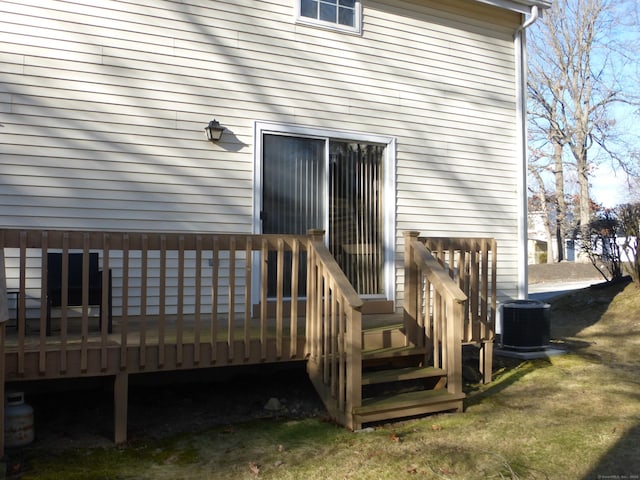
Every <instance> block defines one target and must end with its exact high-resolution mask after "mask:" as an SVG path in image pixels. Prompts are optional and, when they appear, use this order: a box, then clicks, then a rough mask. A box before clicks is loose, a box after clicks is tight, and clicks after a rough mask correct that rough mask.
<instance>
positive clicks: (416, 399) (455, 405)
mask: <svg viewBox="0 0 640 480" xmlns="http://www.w3.org/2000/svg"><path fill="white" fill-rule="evenodd" d="M464 398H465V394H464V393H449V392H448V391H447V390H421V391H416V392H406V393H397V394H389V395H384V396H380V397H375V398H366V399H363V400H362V406H361V407H358V408H356V409H354V412H353V413H354V415H355V416H356V417H358V419H359V422H358V423H360V424H362V423H368V422H377V421H381V420H389V419H393V418H403V417H412V416H415V415H425V414H427V413H436V412H445V411H449V410H457V411H462V400H463V399H464Z"/></svg>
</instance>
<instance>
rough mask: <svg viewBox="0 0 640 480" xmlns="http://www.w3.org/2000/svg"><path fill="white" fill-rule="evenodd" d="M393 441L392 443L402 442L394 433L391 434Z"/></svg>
mask: <svg viewBox="0 0 640 480" xmlns="http://www.w3.org/2000/svg"><path fill="white" fill-rule="evenodd" d="M391 441H392V442H399V441H400V437H399V436H398V435H396V432H393V433H392V434H391Z"/></svg>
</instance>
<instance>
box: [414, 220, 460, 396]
mask: <svg viewBox="0 0 640 480" xmlns="http://www.w3.org/2000/svg"><path fill="white" fill-rule="evenodd" d="M418 235H419V232H405V299H404V310H405V326H406V328H407V332H408V334H409V336H410V339H412V340H413V341H414V342H415V343H417V344H418V345H421V344H422V343H423V342H424V340H425V338H429V337H432V341H431V343H432V346H433V348H434V354H433V358H434V361H435V362H436V365H434V366H440V365H438V363H439V362H440V361H442V363H443V364H444V365H443V366H444V367H445V369H446V371H447V390H448V391H449V392H450V393H462V333H463V322H464V302H465V301H466V300H467V296H466V295H465V293H464V292H463V291H462V290H461V289H460V287H458V285H457V284H456V283H455V281H454V280H453V279H452V278H451V277H450V276H449V275H448V273H447V271H446V270H445V269H444V268H443V267H442V265H440V263H439V262H438V260H437V259H436V258H435V257H434V256H433V255H432V254H431V252H429V250H428V249H427V248H426V247H425V246H424V245H423V244H422V243H421V242H420V241H419V240H418ZM423 278H424V279H426V282H428V283H427V285H425V284H424V281H423ZM429 284H430V285H431V286H433V290H434V297H435V298H433V299H431V300H430V301H432V302H433V303H434V311H435V310H438V309H440V305H443V306H444V311H442V312H441V313H443V314H444V323H443V324H442V325H438V324H437V323H436V320H437V319H434V325H433V327H434V331H433V332H430V331H428V330H429V329H430V326H429V325H430V322H428V321H426V322H425V319H424V318H423V316H429V313H428V309H429V307H430V305H429V302H430V301H429V300H424V299H423V292H424V293H426V294H427V295H428V294H429ZM440 302H442V303H441V304H440ZM425 303H426V309H427V313H423V307H424V304H425ZM439 328H440V329H442V331H440V332H437V331H435V330H437V329H439ZM440 341H441V343H442V344H441V345H440V344H439V343H440ZM440 349H441V350H440ZM440 355H441V356H442V359H441V360H440V358H439V357H440Z"/></svg>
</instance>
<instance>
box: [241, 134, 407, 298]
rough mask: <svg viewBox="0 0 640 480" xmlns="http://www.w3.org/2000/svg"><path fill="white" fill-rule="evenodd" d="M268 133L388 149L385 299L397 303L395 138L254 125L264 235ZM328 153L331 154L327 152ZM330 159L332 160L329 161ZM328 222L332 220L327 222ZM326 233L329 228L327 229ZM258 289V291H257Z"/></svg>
mask: <svg viewBox="0 0 640 480" xmlns="http://www.w3.org/2000/svg"><path fill="white" fill-rule="evenodd" d="M265 133H267V134H268V133H273V134H277V135H299V136H304V137H315V138H329V139H334V140H345V141H358V142H371V143H379V144H383V145H386V146H387V148H386V150H385V159H384V165H383V192H385V195H386V196H389V197H388V198H387V197H385V199H386V200H385V201H384V202H383V213H382V215H383V221H384V225H383V229H384V232H383V249H384V268H383V271H382V278H383V284H384V291H385V292H386V294H385V297H386V299H387V300H391V301H395V297H396V289H395V283H396V282H395V280H396V279H395V277H396V258H395V257H396V244H395V242H396V208H395V207H396V181H395V179H396V145H397V140H396V138H395V137H391V136H388V135H382V134H368V133H362V132H354V131H349V130H334V129H329V128H322V127H305V126H301V125H292V124H286V123H275V122H260V121H256V122H255V124H254V137H253V140H254V145H255V148H254V158H253V233H254V234H260V233H262V222H261V221H260V211H261V210H262V138H263V135H264V134H265ZM327 153H328V152H327ZM327 158H328V157H327ZM327 221H328V219H327ZM325 230H326V227H325ZM327 242H328V236H327V235H325V243H327ZM256 290H257V289H254V291H256Z"/></svg>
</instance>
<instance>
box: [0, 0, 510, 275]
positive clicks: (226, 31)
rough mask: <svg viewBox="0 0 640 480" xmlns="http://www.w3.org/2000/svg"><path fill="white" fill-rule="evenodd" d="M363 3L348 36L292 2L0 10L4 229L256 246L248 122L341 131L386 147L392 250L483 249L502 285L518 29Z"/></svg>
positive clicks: (480, 11)
mask: <svg viewBox="0 0 640 480" xmlns="http://www.w3.org/2000/svg"><path fill="white" fill-rule="evenodd" d="M363 3H364V24H363V34H362V35H361V36H357V35H347V34H341V33H336V32H333V31H328V30H323V29H319V28H313V27H309V26H305V25H298V24H295V22H294V15H293V7H292V6H293V2H292V1H290V0H271V1H257V0H244V1H236V0H234V1H230V0H229V1H223V0H219V1H215V2H210V1H205V0H187V1H184V2H161V1H151V0H135V1H131V2H116V1H112V2H108V1H107V2H101V3H100V4H96V3H95V2H90V1H88V0H85V1H81V0H77V1H73V2H62V1H60V2H53V1H46V0H42V1H39V2H27V1H24V2H2V3H1V4H0V17H1V18H2V22H0V68H1V75H2V83H1V84H0V113H2V125H3V128H2V132H1V133H2V135H1V136H0V143H1V144H2V145H0V147H1V148H2V165H1V166H0V168H1V175H0V205H2V208H3V213H2V217H0V222H1V223H2V225H3V226H19V227H23V226H33V227H36V226H37V227H44V228H79V229H80V228H82V229H112V230H127V229H130V230H156V231H212V232H221V233H225V232H239V233H248V232H250V231H251V228H252V218H253V211H252V195H253V185H252V181H253V151H254V145H253V143H254V139H253V122H254V121H255V120H260V121H274V122H283V123H294V124H300V125H309V126H314V127H327V128H338V129H346V130H354V131H358V132H362V133H373V134H382V135H393V136H395V137H397V164H396V181H397V195H396V196H395V198H394V197H393V195H389V197H388V199H387V201H393V202H395V203H396V205H397V219H396V220H397V224H396V227H397V234H398V238H399V239H400V238H401V234H402V231H403V230H405V229H411V230H419V231H421V232H422V234H423V235H438V236H442V235H455V236H465V235H474V236H475V235H477V236H492V235H494V236H496V237H497V240H498V246H499V252H500V259H501V262H503V261H504V260H506V262H503V263H504V265H503V267H504V268H503V269H502V270H501V272H507V275H506V276H502V277H501V281H503V280H502V279H505V281H507V282H511V281H512V280H514V279H515V258H516V248H517V245H516V218H517V197H516V191H515V190H516V186H515V185H516V180H515V171H516V168H515V158H516V153H515V150H514V144H515V139H516V132H515V113H514V112H515V96H514V82H515V79H514V71H515V66H514V63H513V62H514V59H513V40H512V38H513V37H512V35H513V32H514V30H515V28H516V26H517V24H518V18H517V16H516V15H515V14H510V13H507V12H503V11H501V10H498V9H494V8H491V7H487V6H484V5H481V4H479V3H477V2H471V1H470V0H452V1H447V2H441V1H435V0H433V1H429V0H424V1H415V2H397V1H393V2H392V1H379V2H375V1H368V0H367V1H365V2H363ZM214 116H215V117H216V118H217V119H219V120H220V121H221V123H222V124H223V125H224V126H225V127H227V129H228V130H227V131H226V132H225V134H224V136H223V140H222V141H221V142H220V143H218V144H211V143H208V142H206V141H205V140H204V132H203V127H204V125H205V124H206V123H207V122H208V121H209V120H211V118H213V117H214ZM399 244H400V240H399ZM401 250H402V247H401V245H399V246H398V251H399V253H401ZM401 258H402V257H401V255H399V256H398V259H401ZM398 261H400V260H398ZM399 272H400V271H399ZM401 280H402V279H400V281H401Z"/></svg>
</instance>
